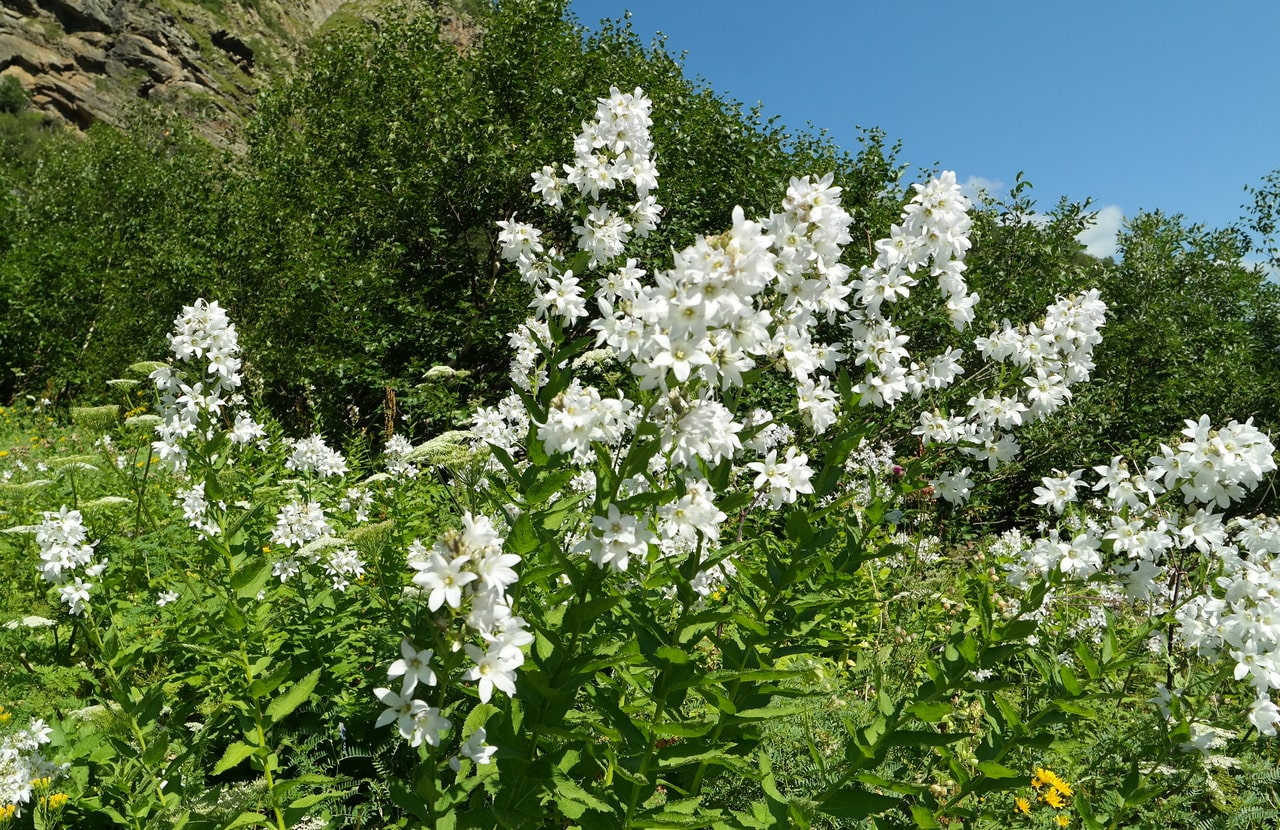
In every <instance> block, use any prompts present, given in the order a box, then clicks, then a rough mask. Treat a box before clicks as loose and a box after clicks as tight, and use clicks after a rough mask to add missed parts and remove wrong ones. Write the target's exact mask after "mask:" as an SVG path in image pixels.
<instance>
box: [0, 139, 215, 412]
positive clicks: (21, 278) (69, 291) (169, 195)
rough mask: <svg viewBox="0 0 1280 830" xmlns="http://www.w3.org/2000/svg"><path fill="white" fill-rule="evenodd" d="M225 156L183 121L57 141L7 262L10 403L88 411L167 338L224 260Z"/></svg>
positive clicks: (3, 334)
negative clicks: (57, 404)
mask: <svg viewBox="0 0 1280 830" xmlns="http://www.w3.org/2000/svg"><path fill="white" fill-rule="evenodd" d="M219 169H220V163H219V156H218V154H217V153H216V152H215V151H213V150H212V149H211V148H209V147H208V145H206V144H205V143H203V142H202V141H200V140H199V139H197V138H195V137H194V136H192V135H191V134H190V133H189V132H187V131H185V130H184V129H183V128H182V127H181V126H179V125H168V124H161V123H158V122H155V121H145V122H142V123H139V124H138V125H136V126H135V128H134V130H133V131H132V132H129V133H121V132H117V131H115V130H112V129H110V128H106V127H101V128H95V129H94V130H92V131H91V132H90V135H89V136H88V138H87V139H86V140H84V141H75V140H59V141H51V142H48V143H47V144H46V145H44V152H42V154H41V158H40V164H39V165H38V167H37V168H36V169H35V171H34V172H33V173H32V174H31V175H30V178H29V180H28V181H27V182H26V183H25V184H24V185H23V186H22V191H21V197H20V199H19V200H18V201H17V203H16V204H15V205H13V206H12V210H11V211H10V213H9V217H10V218H11V220H12V224H11V225H9V226H8V228H9V230H8V234H9V235H8V239H7V242H8V247H7V249H6V250H5V251H4V254H3V256H2V257H0V321H2V322H0V349H2V350H3V353H4V355H5V364H6V365H5V374H4V376H2V377H0V398H12V397H13V396H14V395H15V394H17V392H18V390H23V391H30V392H32V393H34V394H37V395H40V396H47V397H50V398H55V399H63V398H65V397H67V396H68V395H70V394H72V393H80V395H81V399H82V400H84V401H85V402H92V401H94V400H95V399H96V400H102V399H104V398H105V399H107V400H110V399H112V398H111V396H110V393H109V391H108V390H107V389H106V387H105V385H104V384H105V381H106V380H107V379H109V378H112V377H114V376H115V373H116V372H117V371H118V368H119V367H120V366H126V365H128V364H129V363H130V362H132V361H133V360H135V359H136V357H137V355H139V354H157V353H160V352H161V351H162V350H163V348H164V339H163V333H164V331H165V329H166V328H167V326H168V323H169V321H171V320H172V318H173V315H174V313H175V312H176V310H177V309H178V308H179V307H180V303H181V298H183V297H187V296H189V293H190V292H191V291H192V290H193V289H194V288H198V289H199V290H208V289H210V288H211V287H212V284H213V282H214V278H215V277H216V276H217V275H218V274H219V273H220V271H221V268H222V267H223V266H224V263H223V262H222V261H221V260H220V258H219V254H218V247H219V243H218V239H217V237H218V234H217V231H216V228H217V227H218V224H219V221H218V209H219V205H220V204H221V203H222V195H221V190H222V187H223V184H224V183H223V181H222V180H221V177H220V175H219Z"/></svg>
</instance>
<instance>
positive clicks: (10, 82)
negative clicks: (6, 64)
mask: <svg viewBox="0 0 1280 830" xmlns="http://www.w3.org/2000/svg"><path fill="white" fill-rule="evenodd" d="M30 104H31V102H30V100H29V99H28V97H27V91H26V90H25V89H23V88H22V84H21V83H20V82H19V81H18V79H17V78H15V77H13V76H12V75H0V113H6V114H8V115H17V114H18V113H20V112H23V111H24V110H26V109H27V107H29V106H30Z"/></svg>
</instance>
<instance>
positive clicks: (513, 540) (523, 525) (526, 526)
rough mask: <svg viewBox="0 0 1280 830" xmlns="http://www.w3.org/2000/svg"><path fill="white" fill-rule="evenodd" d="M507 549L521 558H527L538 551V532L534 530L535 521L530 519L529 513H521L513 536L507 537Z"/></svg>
mask: <svg viewBox="0 0 1280 830" xmlns="http://www.w3.org/2000/svg"><path fill="white" fill-rule="evenodd" d="M507 547H509V548H511V552H512V553H517V554H519V555H520V556H527V555H529V554H530V553H533V552H534V551H535V550H537V549H538V531H537V530H535V529H534V527H533V519H531V518H529V514H528V512H525V513H521V514H520V516H519V518H517V519H516V523H515V526H514V527H512V528H511V534H510V535H509V536H507Z"/></svg>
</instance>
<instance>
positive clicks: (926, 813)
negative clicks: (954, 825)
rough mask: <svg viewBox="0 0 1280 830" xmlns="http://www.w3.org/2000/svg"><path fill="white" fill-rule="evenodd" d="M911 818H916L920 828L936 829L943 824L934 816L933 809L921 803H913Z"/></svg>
mask: <svg viewBox="0 0 1280 830" xmlns="http://www.w3.org/2000/svg"><path fill="white" fill-rule="evenodd" d="M911 818H913V819H915V822H916V827H918V828H920V830H936V828H939V827H941V826H942V825H941V824H938V820H937V819H936V818H934V817H933V811H932V810H930V809H929V808H928V807H925V806H923V805H921V804H912V805H911Z"/></svg>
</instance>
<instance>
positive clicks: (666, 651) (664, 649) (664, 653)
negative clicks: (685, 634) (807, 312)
mask: <svg viewBox="0 0 1280 830" xmlns="http://www.w3.org/2000/svg"><path fill="white" fill-rule="evenodd" d="M654 655H655V656H656V657H658V658H659V659H662V660H666V661H667V662H669V663H675V664H676V665H684V664H685V663H688V662H690V657H689V655H688V653H687V652H685V650H684V649H681V648H675V647H674V646H660V647H659V648H658V650H657V651H655V652H654Z"/></svg>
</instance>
